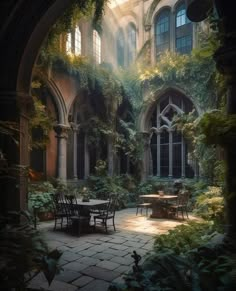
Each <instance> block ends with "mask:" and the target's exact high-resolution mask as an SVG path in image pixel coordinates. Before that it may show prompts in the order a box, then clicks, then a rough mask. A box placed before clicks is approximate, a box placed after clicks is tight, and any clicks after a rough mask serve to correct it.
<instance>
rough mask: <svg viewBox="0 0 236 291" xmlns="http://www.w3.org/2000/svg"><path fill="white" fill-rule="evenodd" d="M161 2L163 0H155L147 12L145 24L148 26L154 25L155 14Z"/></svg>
mask: <svg viewBox="0 0 236 291" xmlns="http://www.w3.org/2000/svg"><path fill="white" fill-rule="evenodd" d="M160 2H161V0H154V1H153V2H152V4H151V5H150V7H149V8H148V10H147V13H146V15H145V17H144V26H145V27H148V26H151V25H152V19H153V14H154V12H155V10H156V7H157V5H158V4H159V3H160Z"/></svg>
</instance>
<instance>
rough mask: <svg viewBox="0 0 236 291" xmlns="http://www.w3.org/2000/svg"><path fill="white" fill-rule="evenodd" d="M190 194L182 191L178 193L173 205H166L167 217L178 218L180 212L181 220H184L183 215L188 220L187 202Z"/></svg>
mask: <svg viewBox="0 0 236 291" xmlns="http://www.w3.org/2000/svg"><path fill="white" fill-rule="evenodd" d="M189 196H190V193H189V191H187V190H182V191H180V192H179V195H178V198H177V199H176V200H175V202H174V203H170V204H167V205H166V210H167V213H168V216H172V217H176V218H178V217H179V212H181V215H182V219H184V214H186V217H187V218H188V201H189Z"/></svg>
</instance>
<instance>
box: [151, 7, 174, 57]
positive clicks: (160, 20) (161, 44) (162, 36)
mask: <svg viewBox="0 0 236 291" xmlns="http://www.w3.org/2000/svg"><path fill="white" fill-rule="evenodd" d="M155 39H156V53H157V56H158V54H159V53H161V52H163V51H165V50H169V48H170V12H169V11H168V10H167V9H165V10H163V11H162V12H161V13H160V14H159V15H158V16H157V18H156V22H155Z"/></svg>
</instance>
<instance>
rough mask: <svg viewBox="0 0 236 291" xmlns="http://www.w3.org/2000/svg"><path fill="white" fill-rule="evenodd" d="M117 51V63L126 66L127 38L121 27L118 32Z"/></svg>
mask: <svg viewBox="0 0 236 291" xmlns="http://www.w3.org/2000/svg"><path fill="white" fill-rule="evenodd" d="M116 51H117V64H118V66H120V67H124V64H125V38H124V33H123V31H122V30H121V29H119V30H118V32H117V38H116Z"/></svg>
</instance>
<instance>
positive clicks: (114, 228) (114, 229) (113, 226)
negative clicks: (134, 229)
mask: <svg viewBox="0 0 236 291" xmlns="http://www.w3.org/2000/svg"><path fill="white" fill-rule="evenodd" d="M112 220H113V227H114V231H116V227H115V217H113V219H112Z"/></svg>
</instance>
